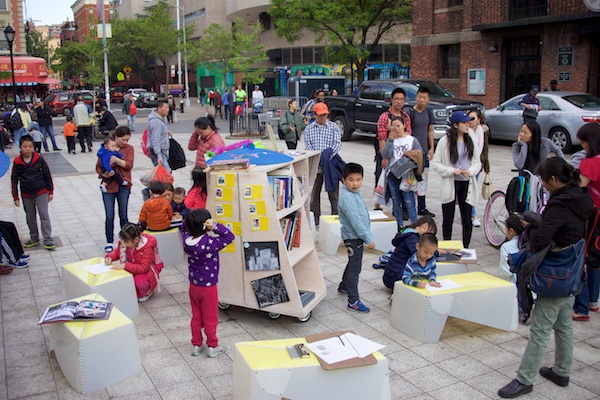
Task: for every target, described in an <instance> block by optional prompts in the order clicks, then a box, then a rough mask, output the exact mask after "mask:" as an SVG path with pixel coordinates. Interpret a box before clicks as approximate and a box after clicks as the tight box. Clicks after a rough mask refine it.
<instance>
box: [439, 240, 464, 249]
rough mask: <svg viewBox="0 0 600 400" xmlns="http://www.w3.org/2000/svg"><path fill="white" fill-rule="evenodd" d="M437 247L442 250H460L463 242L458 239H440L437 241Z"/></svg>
mask: <svg viewBox="0 0 600 400" xmlns="http://www.w3.org/2000/svg"><path fill="white" fill-rule="evenodd" d="M438 248H440V249H444V250H461V249H462V248H463V244H462V242H461V241H460V240H440V241H439V242H438Z"/></svg>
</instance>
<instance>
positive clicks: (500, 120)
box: [485, 91, 600, 152]
mask: <svg viewBox="0 0 600 400" xmlns="http://www.w3.org/2000/svg"><path fill="white" fill-rule="evenodd" d="M523 96H525V94H521V95H518V96H515V97H513V98H512V99H510V100H508V101H505V102H504V103H502V104H500V105H499V106H498V107H496V108H495V109H489V110H486V111H485V119H486V123H487V125H488V126H489V127H490V138H493V139H504V140H511V141H515V140H517V136H518V135H519V130H520V129H521V126H522V125H523V107H522V106H520V105H519V102H520V101H521V100H522V99H523ZM537 98H538V100H539V102H540V107H541V110H540V112H539V113H538V117H537V122H538V123H539V124H540V127H541V128H542V135H547V136H548V137H549V138H550V139H552V141H553V142H554V143H556V144H557V145H558V146H559V147H560V148H561V149H562V150H563V152H569V151H570V150H571V149H572V147H573V145H578V144H580V143H581V142H580V140H579V139H577V131H578V130H579V128H581V126H582V125H585V124H587V123H588V122H600V98H598V97H596V96H592V95H591V94H588V93H581V92H566V91H565V92H540V93H538V94H537Z"/></svg>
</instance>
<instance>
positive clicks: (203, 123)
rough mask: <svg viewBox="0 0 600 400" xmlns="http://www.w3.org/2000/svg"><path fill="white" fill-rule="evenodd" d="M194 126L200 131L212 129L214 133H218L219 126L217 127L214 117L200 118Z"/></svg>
mask: <svg viewBox="0 0 600 400" xmlns="http://www.w3.org/2000/svg"><path fill="white" fill-rule="evenodd" d="M194 126H195V127H196V128H200V129H206V128H209V127H210V128H211V129H212V130H213V131H215V132H216V131H217V125H215V119H214V118H213V116H212V115H208V116H206V117H200V118H198V119H197V120H196V121H194Z"/></svg>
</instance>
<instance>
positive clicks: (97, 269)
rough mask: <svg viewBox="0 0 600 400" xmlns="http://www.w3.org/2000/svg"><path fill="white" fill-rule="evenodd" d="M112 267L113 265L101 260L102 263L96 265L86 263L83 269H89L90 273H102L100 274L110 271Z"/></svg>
mask: <svg viewBox="0 0 600 400" xmlns="http://www.w3.org/2000/svg"><path fill="white" fill-rule="evenodd" d="M110 267H111V265H106V264H104V263H103V262H101V263H98V264H94V265H85V266H84V267H83V269H85V270H86V271H88V272H89V273H90V274H94V275H100V274H103V273H105V272H108V271H110Z"/></svg>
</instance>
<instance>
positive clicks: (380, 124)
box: [375, 88, 412, 208]
mask: <svg viewBox="0 0 600 400" xmlns="http://www.w3.org/2000/svg"><path fill="white" fill-rule="evenodd" d="M405 100H406V92H405V91H404V89H402V88H396V89H394V90H393V91H392V99H391V103H392V105H391V106H390V108H388V109H387V110H386V111H384V112H383V113H382V114H381V115H380V116H379V119H378V120H377V140H376V141H375V186H377V182H379V176H380V175H381V171H382V170H384V169H386V168H387V164H388V160H387V158H382V157H381V150H383V148H384V147H385V142H386V140H387V139H388V136H389V134H390V130H391V124H390V123H391V119H392V118H393V117H402V120H403V121H404V126H405V129H406V132H407V133H408V134H409V135H412V129H411V123H410V117H409V116H408V114H407V113H405V112H404V110H403V109H402V108H403V107H404V101H405ZM379 207H380V205H379V204H375V208H379Z"/></svg>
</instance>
